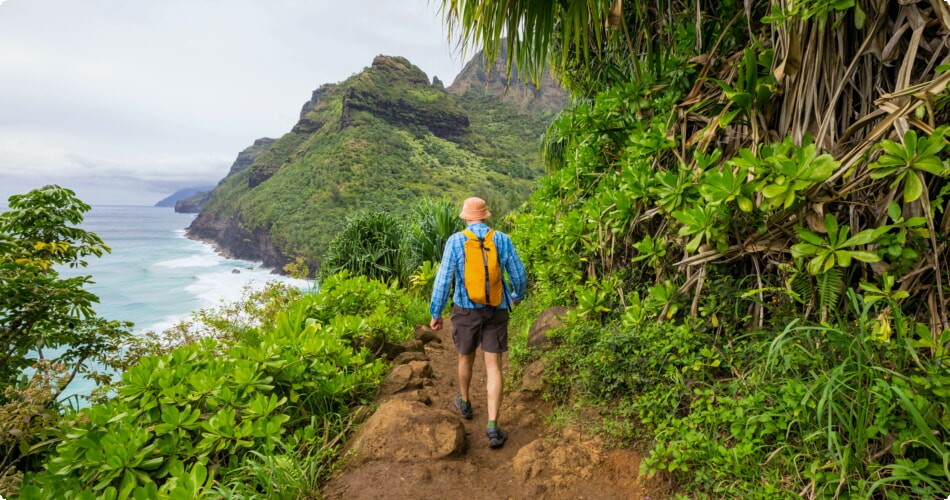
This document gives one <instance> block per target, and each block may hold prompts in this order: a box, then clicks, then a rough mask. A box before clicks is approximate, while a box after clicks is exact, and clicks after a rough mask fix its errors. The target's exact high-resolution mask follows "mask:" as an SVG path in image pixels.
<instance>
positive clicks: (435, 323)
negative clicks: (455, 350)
mask: <svg viewBox="0 0 950 500" xmlns="http://www.w3.org/2000/svg"><path fill="white" fill-rule="evenodd" d="M429 328H431V329H433V330H435V331H439V330H441V329H442V318H432V321H430V322H429Z"/></svg>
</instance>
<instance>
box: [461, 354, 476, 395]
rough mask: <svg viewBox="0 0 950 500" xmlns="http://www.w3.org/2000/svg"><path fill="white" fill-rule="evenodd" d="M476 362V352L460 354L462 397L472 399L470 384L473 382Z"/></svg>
mask: <svg viewBox="0 0 950 500" xmlns="http://www.w3.org/2000/svg"><path fill="white" fill-rule="evenodd" d="M474 364H475V353H474V352H472V353H471V354H459V392H461V393H462V399H463V400H465V401H471V398H469V397H468V386H469V385H470V384H471V383H472V365H474Z"/></svg>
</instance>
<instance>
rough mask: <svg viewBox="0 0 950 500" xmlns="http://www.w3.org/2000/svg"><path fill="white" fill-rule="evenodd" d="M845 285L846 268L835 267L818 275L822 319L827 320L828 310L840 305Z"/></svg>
mask: <svg viewBox="0 0 950 500" xmlns="http://www.w3.org/2000/svg"><path fill="white" fill-rule="evenodd" d="M843 287H844V268H841V267H833V268H831V269H829V270H827V271H825V272H823V273H821V274H819V275H818V305H819V307H820V309H821V320H822V321H827V319H828V311H830V310H833V309H834V308H835V306H837V305H838V300H839V299H840V298H841V290H842V289H843Z"/></svg>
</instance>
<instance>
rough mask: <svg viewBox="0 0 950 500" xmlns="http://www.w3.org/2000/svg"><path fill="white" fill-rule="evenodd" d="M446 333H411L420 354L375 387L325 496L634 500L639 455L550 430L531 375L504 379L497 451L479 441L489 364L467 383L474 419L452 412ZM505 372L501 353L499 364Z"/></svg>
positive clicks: (451, 357)
mask: <svg viewBox="0 0 950 500" xmlns="http://www.w3.org/2000/svg"><path fill="white" fill-rule="evenodd" d="M451 331H452V327H451V324H450V322H449V321H448V320H446V325H445V328H443V329H442V330H441V331H439V332H434V333H435V334H432V332H428V334H427V333H426V332H425V331H422V330H420V331H417V332H416V337H417V338H419V339H421V340H422V341H423V342H425V343H426V344H425V348H424V351H423V352H407V353H403V354H402V355H400V356H399V357H397V358H396V363H395V364H394V368H393V370H392V371H391V372H390V375H389V376H388V377H387V379H386V381H385V382H384V383H383V384H382V386H381V388H380V393H379V397H378V400H379V402H380V404H379V408H378V409H377V410H376V412H375V413H374V414H373V415H372V416H371V417H369V418H368V419H367V420H366V421H365V422H364V423H363V425H362V426H361V428H360V429H359V431H358V432H357V433H356V435H355V436H354V437H353V438H352V439H351V440H350V444H349V445H348V448H347V451H346V452H345V455H344V456H345V463H344V466H343V468H342V469H341V470H340V471H339V472H338V473H337V474H336V476H335V477H334V478H333V479H332V480H331V481H330V482H329V483H328V484H327V485H326V486H325V487H324V491H323V494H324V495H325V496H326V497H327V498H330V499H337V498H339V499H343V498H346V499H370V498H420V499H421V498H426V499H429V498H487V499H493V498H499V499H508V498H510V499H521V498H542V497H543V498H555V499H557V498H572V499H579V498H588V499H636V498H650V497H649V496H647V495H644V493H643V490H642V489H641V485H640V482H639V481H638V478H637V474H638V471H639V463H640V457H639V456H638V455H636V454H635V453H633V452H632V451H629V450H608V449H606V448H605V447H604V446H603V445H602V444H601V443H600V442H599V440H598V439H596V438H595V437H591V436H588V435H585V434H584V433H582V432H580V431H578V430H575V429H573V428H567V429H564V430H563V431H561V432H560V434H558V433H555V432H554V431H552V430H550V429H548V428H547V427H546V426H545V424H544V416H545V415H546V414H547V412H548V411H550V408H549V406H548V405H547V404H546V403H545V402H543V401H541V400H540V398H539V397H538V388H539V387H538V385H539V381H538V378H537V377H533V378H532V380H531V382H530V383H529V384H528V385H529V386H530V387H522V386H521V385H520V381H516V382H515V383H512V382H511V381H510V380H509V379H506V381H505V382H506V385H508V386H509V387H507V388H506V391H505V397H504V401H503V402H502V408H501V415H500V416H499V425H500V426H501V427H502V428H503V429H505V430H506V431H507V432H508V441H507V442H506V443H505V446H504V447H503V448H500V449H491V448H489V447H488V440H487V438H486V437H485V423H486V418H487V416H486V401H485V397H486V396H485V383H486V382H485V364H484V360H483V358H482V356H481V353H479V356H478V357H477V361H476V363H475V368H474V374H473V377H472V389H471V398H472V405H473V407H474V410H475V418H473V419H472V420H464V419H462V418H461V417H459V415H458V412H457V411H456V410H455V406H454V398H455V393H456V392H457V391H458V389H457V381H456V377H457V375H456V373H457V358H456V354H455V349H454V348H453V346H452V340H451V339H452V333H451ZM504 367H505V370H506V371H507V356H505V358H504Z"/></svg>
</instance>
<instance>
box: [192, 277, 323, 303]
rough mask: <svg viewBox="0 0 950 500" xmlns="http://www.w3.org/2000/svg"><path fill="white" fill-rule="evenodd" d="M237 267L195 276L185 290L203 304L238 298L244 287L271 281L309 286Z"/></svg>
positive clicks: (302, 282) (255, 288) (304, 281)
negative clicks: (193, 280)
mask: <svg viewBox="0 0 950 500" xmlns="http://www.w3.org/2000/svg"><path fill="white" fill-rule="evenodd" d="M234 269H237V270H238V271H239V272H238V273H235V272H234V271H233V270H224V271H214V272H209V273H203V274H199V275H197V276H196V278H197V281H195V282H194V283H192V284H190V285H188V286H187V287H185V290H186V291H187V292H188V293H190V294H192V295H194V296H195V297H197V298H199V299H201V301H202V303H203V304H204V305H205V306H213V305H218V304H220V303H222V302H224V303H231V302H235V301H237V300H240V299H241V297H242V296H243V295H244V293H245V288H250V289H251V290H260V289H262V288H264V286H265V285H266V284H267V283H268V282H271V281H279V282H282V283H287V284H289V285H292V286H296V287H298V288H309V286H310V282H309V281H307V280H299V279H293V278H288V277H286V276H280V275H276V274H272V273H271V272H270V271H268V270H264V269H238V268H234Z"/></svg>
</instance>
